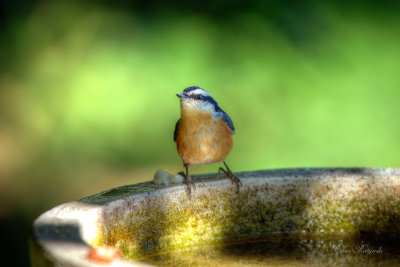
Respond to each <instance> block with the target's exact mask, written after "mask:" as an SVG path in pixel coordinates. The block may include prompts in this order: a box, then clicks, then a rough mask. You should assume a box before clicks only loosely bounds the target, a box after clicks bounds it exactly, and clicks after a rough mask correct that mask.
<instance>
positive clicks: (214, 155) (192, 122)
mask: <svg viewBox="0 0 400 267" xmlns="http://www.w3.org/2000/svg"><path fill="white" fill-rule="evenodd" d="M232 135H233V132H232V131H231V129H229V127H228V125H227V124H226V122H225V121H224V120H223V119H222V118H213V117H212V115H211V112H203V111H197V112H190V114H185V113H184V112H183V113H182V116H181V121H180V123H179V125H178V133H177V138H176V143H177V149H178V153H179V155H180V157H181V158H182V160H183V161H184V163H186V164H189V165H196V164H211V163H215V162H221V161H223V160H225V158H226V156H227V155H228V154H229V152H230V151H231V149H232V145H233V139H232Z"/></svg>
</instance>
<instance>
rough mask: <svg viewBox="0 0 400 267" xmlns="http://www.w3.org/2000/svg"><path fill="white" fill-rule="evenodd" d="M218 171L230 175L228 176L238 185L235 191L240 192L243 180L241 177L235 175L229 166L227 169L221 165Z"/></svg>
mask: <svg viewBox="0 0 400 267" xmlns="http://www.w3.org/2000/svg"><path fill="white" fill-rule="evenodd" d="M218 172H219V173H221V172H223V173H225V175H226V176H228V178H229V179H230V180H231V182H232V183H233V184H235V185H236V191H235V192H236V193H239V188H240V187H241V186H242V182H241V181H240V179H239V178H238V177H237V176H236V175H234V174H233V173H232V171H231V170H230V169H229V168H227V170H225V169H224V168H222V167H220V168H219V170H218Z"/></svg>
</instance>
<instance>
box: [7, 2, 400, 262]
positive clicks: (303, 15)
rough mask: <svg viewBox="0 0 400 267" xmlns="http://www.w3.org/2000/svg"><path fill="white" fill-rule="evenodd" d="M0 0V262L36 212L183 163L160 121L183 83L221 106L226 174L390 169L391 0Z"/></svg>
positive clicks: (167, 124)
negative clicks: (226, 121)
mask: <svg viewBox="0 0 400 267" xmlns="http://www.w3.org/2000/svg"><path fill="white" fill-rule="evenodd" d="M0 6H1V13H0V226H1V227H2V228H1V231H2V237H1V240H2V243H3V244H2V245H3V246H4V248H2V249H1V253H0V257H1V260H0V262H2V263H5V264H6V265H5V266H8V265H9V266H26V265H28V264H29V258H28V242H27V240H28V236H29V230H30V227H31V224H32V221H33V220H34V218H36V217H37V216H38V215H39V214H41V213H42V212H44V211H45V210H47V209H49V208H51V207H53V206H56V205H58V204H60V203H63V202H66V201H72V200H76V199H79V198H82V197H84V196H87V195H90V194H94V193H97V192H99V191H102V190H106V189H108V188H111V187H115V186H120V185H124V184H132V183H137V182H141V181H147V180H150V179H152V176H153V173H154V172H155V170H156V169H159V168H162V169H164V170H166V171H169V172H174V173H176V172H178V171H180V170H182V167H181V160H180V158H179V157H178V155H177V153H176V149H175V143H174V142H173V141H172V133H173V130H174V126H175V122H176V120H177V119H178V118H179V112H180V111H179V100H178V98H177V97H176V96H175V94H176V93H179V92H180V91H182V90H183V89H184V88H185V87H187V86H192V85H198V86H201V87H202V88H204V89H206V90H207V91H209V92H210V93H211V94H212V95H213V96H214V98H215V99H216V100H217V101H218V102H219V104H220V106H221V107H222V108H223V109H224V110H225V111H226V112H227V113H228V114H229V115H230V116H231V118H232V119H233V121H234V123H235V127H236V135H235V138H234V142H235V143H234V148H233V150H232V152H231V154H230V155H229V157H228V158H227V162H228V163H229V164H230V166H231V168H232V170H233V171H248V170H258V169H271V168H291V167H317V166H318V167H334V166H342V167H348V166H369V167H400V158H399V156H398V155H399V153H398V152H399V150H400V138H399V137H400V106H399V100H400V30H399V29H400V16H399V15H400V12H399V11H400V5H399V4H398V1H392V2H386V3H385V4H383V3H381V2H380V1H371V0H370V1H359V2H349V1H333V0H332V1H323V2H322V1H302V2H301V3H300V2H297V1H261V0H260V1H245V0H235V1H228V0H217V1H211V0H206V1H184V0H175V1H171V2H168V3H166V2H164V1H160V0H136V1H110V2H108V1H92V2H91V3H90V4H89V3H87V2H78V1H65V2H61V1H36V0H29V1H15V2H12V1H9V2H7V1H6V2H2V3H1V4H0ZM217 167H218V166H216V165H211V166H198V167H193V168H192V172H193V173H203V172H216V170H217ZM11 263H12V264H11Z"/></svg>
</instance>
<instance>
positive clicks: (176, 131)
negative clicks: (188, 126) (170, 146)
mask: <svg viewBox="0 0 400 267" xmlns="http://www.w3.org/2000/svg"><path fill="white" fill-rule="evenodd" d="M180 121H181V119H179V120H178V121H177V122H176V124H175V130H174V141H176V137H177V136H178V126H179V122H180Z"/></svg>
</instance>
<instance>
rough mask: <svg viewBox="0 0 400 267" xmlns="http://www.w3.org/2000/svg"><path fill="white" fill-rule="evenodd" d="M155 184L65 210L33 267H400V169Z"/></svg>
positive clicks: (45, 225) (39, 237)
mask: <svg viewBox="0 0 400 267" xmlns="http://www.w3.org/2000/svg"><path fill="white" fill-rule="evenodd" d="M237 175H238V177H239V178H240V179H241V181H242V183H243V186H242V187H241V188H240V192H239V193H238V194H236V193H235V192H234V191H235V188H234V186H233V185H232V184H231V183H230V181H229V179H228V178H226V177H225V176H224V175H218V174H212V175H201V176H194V177H193V178H194V181H195V183H196V190H195V191H193V192H192V196H191V198H189V197H188V195H187V192H186V187H185V185H182V184H180V185H172V186H157V185H155V184H153V183H152V182H147V183H141V184H135V185H127V186H123V187H119V188H114V189H111V190H108V191H106V192H102V193H99V194H96V195H93V196H89V197H86V198H84V199H81V200H78V201H74V202H70V203H66V204H63V205H60V206H58V207H55V208H53V209H51V210H49V211H47V212H45V213H44V214H42V215H41V216H40V217H39V218H38V219H36V221H35V222H34V225H33V230H32V238H31V246H30V247H31V260H32V265H33V266H54V265H57V266H104V263H99V262H97V261H93V260H91V259H89V258H88V253H89V251H90V250H91V249H92V248H96V247H102V246H104V245H109V246H113V247H116V248H118V250H119V251H121V253H122V255H123V257H122V258H121V259H115V260H114V261H113V262H112V265H113V266H142V265H143V264H152V265H160V266H177V265H184V266H185V265H192V266H196V265H198V266H199V265H202V266H204V265H208V266H216V265H222V266H224V265H225V266H235V265H236V266H237V265H241V266H243V265H272V266H284V265H290V266H292V265H293V266H308V265H310V264H324V265H343V264H344V265H353V266H354V265H379V264H381V265H389V266H394V265H399V264H400V256H399V254H400V253H399V252H400V249H399V248H400V245H399V244H398V243H399V242H398V241H399V240H400V169H371V168H351V169H350V168H349V169H288V170H267V171H257V172H245V173H237Z"/></svg>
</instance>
